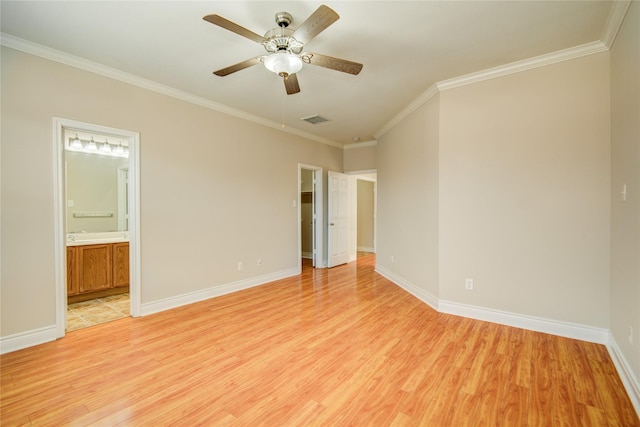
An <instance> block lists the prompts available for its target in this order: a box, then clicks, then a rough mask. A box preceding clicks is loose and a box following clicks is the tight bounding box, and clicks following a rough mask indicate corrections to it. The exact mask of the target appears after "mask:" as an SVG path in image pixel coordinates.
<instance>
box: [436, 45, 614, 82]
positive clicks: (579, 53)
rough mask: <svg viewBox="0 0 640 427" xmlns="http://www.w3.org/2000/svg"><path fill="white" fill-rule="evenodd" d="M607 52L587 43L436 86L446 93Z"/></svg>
mask: <svg viewBox="0 0 640 427" xmlns="http://www.w3.org/2000/svg"><path fill="white" fill-rule="evenodd" d="M606 50H607V47H606V46H605V45H604V43H602V42H600V41H597V42H592V43H586V44H583V45H580V46H575V47H571V48H568V49H563V50H559V51H556V52H551V53H547V54H544V55H540V56H535V57H533V58H528V59H525V60H522V61H516V62H512V63H510V64H506V65H501V66H499V67H495V68H489V69H486V70H482V71H478V72H476V73H471V74H466V75H464V76H460V77H454V78H452V79H448V80H442V81H439V82H438V83H436V86H437V87H438V89H439V90H440V91H444V90H448V89H453V88H455V87H460V86H466V85H469V84H473V83H478V82H481V81H484V80H490V79H495V78H497V77H503V76H506V75H509V74H515V73H519V72H521V71H527V70H532V69H534V68H539V67H544V66H547V65H552V64H557V63H559V62H563V61H568V60H570V59H576V58H581V57H583V56H588V55H593V54H594V53H600V52H604V51H606Z"/></svg>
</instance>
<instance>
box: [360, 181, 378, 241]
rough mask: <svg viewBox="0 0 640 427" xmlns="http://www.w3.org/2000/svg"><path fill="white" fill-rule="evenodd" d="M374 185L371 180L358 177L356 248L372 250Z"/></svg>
mask: <svg viewBox="0 0 640 427" xmlns="http://www.w3.org/2000/svg"><path fill="white" fill-rule="evenodd" d="M374 186H375V183H374V182H372V181H365V180H362V179H358V182H357V192H358V193H357V197H358V250H359V251H362V250H367V251H373V232H374V221H373V215H374V193H373V190H374Z"/></svg>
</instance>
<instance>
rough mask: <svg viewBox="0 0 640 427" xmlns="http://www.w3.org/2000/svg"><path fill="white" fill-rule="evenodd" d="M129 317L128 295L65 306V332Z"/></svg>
mask: <svg viewBox="0 0 640 427" xmlns="http://www.w3.org/2000/svg"><path fill="white" fill-rule="evenodd" d="M127 316H129V294H120V295H113V296H110V297H104V298H98V299H94V300H90V301H83V302H76V303H73V304H69V305H67V332H71V331H75V330H77V329H82V328H86V327H87V326H93V325H97V324H99V323H105V322H110V321H112V320H116V319H122V318H123V317H127Z"/></svg>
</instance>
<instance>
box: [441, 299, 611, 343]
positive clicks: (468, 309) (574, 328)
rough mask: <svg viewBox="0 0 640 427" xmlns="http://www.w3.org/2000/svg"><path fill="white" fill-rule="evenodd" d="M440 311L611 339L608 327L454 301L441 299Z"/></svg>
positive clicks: (581, 337) (599, 340)
mask: <svg viewBox="0 0 640 427" xmlns="http://www.w3.org/2000/svg"><path fill="white" fill-rule="evenodd" d="M438 311H440V312H441V313H447V314H454V315H456V316H462V317H468V318H471V319H476V320H484V321H487V322H492V323H499V324H501V325H506V326H514V327H516V328H521V329H528V330H530V331H536V332H544V333H546V334H551V335H558V336H561V337H567V338H573V339H577V340H581V341H588V342H594V343H597V344H607V342H608V341H609V330H608V329H604V328H596V327H593V326H587V325H580V324H577V323H571V322H562V321H558V320H552V319H545V318H542V317H535V316H527V315H524V314H518V313H512V312H508V311H502V310H495V309H491V308H486V307H477V306H473V305H468V304H461V303H458V302H453V301H445V300H439V304H438Z"/></svg>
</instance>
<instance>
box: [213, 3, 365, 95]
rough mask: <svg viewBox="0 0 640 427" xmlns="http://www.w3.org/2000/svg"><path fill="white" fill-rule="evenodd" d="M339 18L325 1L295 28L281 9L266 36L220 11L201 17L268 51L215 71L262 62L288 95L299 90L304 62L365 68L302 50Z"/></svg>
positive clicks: (352, 69)
mask: <svg viewBox="0 0 640 427" xmlns="http://www.w3.org/2000/svg"><path fill="white" fill-rule="evenodd" d="M339 18H340V16H339V15H338V14H337V13H336V12H335V11H333V10H332V9H331V8H329V7H327V6H324V5H322V6H320V7H319V8H318V9H316V11H315V12H313V13H312V14H311V16H309V17H308V18H307V19H306V20H305V21H304V22H303V23H302V24H301V25H300V26H299V27H298V28H296V29H295V30H293V29H290V28H289V25H290V24H291V22H293V17H292V16H291V15H290V14H289V13H287V12H278V13H276V16H275V19H276V24H277V25H278V27H277V28H273V29H271V30H269V31H267V33H266V34H265V35H264V37H263V36H261V35H259V34H256V33H254V32H253V31H250V30H247V29H246V28H244V27H242V26H240V25H238V24H236V23H234V22H231V21H229V20H228V19H225V18H223V17H222V16H220V15H215V14H214V15H207V16H205V17H204V18H202V19H204V20H205V21H207V22H210V23H212V24H214V25H217V26H219V27H222V28H224V29H226V30H229V31H232V32H234V33H236V34H238V35H241V36H243V37H246V38H248V39H249V40H253V41H254V42H256V43H259V44H261V45H262V46H263V47H264V48H265V50H266V51H267V55H261V56H256V57H253V58H249V59H247V60H245V61H242V62H239V63H237V64H234V65H231V66H229V67H226V68H222V69H220V70H218V71H214V72H213V74H215V75H216V76H220V77H224V76H228V75H229V74H231V73H235V72H236V71H240V70H244V69H245V68H249V67H251V66H253V65H257V64H260V63H263V64H264V66H265V67H266V68H267V69H268V70H269V71H272V72H274V73H276V74H277V75H279V76H281V77H282V78H283V80H284V87H285V89H286V91H287V94H289V95H293V94H295V93H298V92H300V86H299V85H298V77H297V76H296V73H297V72H298V71H300V70H301V69H302V65H303V64H310V65H317V66H320V67H324V68H329V69H332V70H336V71H341V72H343V73H349V74H354V75H357V74H358V73H360V70H362V64H359V63H357V62H352V61H347V60H345V59H339V58H333V57H331V56H327V55H321V54H319V53H312V52H303V48H304V45H305V44H307V43H308V42H309V41H311V40H312V39H313V38H314V37H315V36H317V35H318V34H320V33H321V32H322V31H324V30H325V29H326V28H327V27H329V26H330V25H331V24H333V23H334V22H336V21H337V20H338V19H339Z"/></svg>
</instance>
